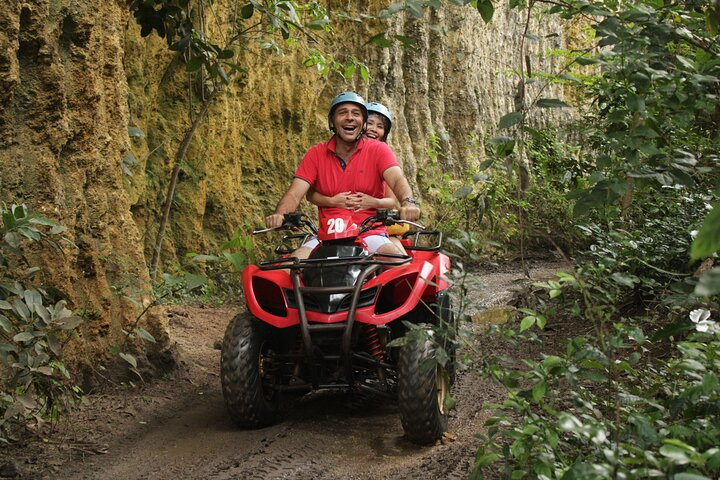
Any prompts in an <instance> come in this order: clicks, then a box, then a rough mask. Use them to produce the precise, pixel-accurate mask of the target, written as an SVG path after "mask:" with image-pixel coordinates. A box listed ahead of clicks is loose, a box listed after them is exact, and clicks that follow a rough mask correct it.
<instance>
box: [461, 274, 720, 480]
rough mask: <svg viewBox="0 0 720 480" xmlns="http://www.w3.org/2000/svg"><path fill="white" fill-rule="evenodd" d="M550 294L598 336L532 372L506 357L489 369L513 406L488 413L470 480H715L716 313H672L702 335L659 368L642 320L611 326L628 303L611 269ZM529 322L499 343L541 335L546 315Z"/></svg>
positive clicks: (719, 436) (532, 314) (532, 362)
mask: <svg viewBox="0 0 720 480" xmlns="http://www.w3.org/2000/svg"><path fill="white" fill-rule="evenodd" d="M542 286H544V287H545V288H547V289H548V291H549V292H550V293H551V297H555V298H556V299H557V300H561V303H559V304H558V305H556V307H553V309H550V308H548V306H547V305H546V306H543V307H542V308H543V309H546V310H547V311H548V312H550V313H552V312H553V311H554V308H559V309H560V311H561V312H565V314H564V315H570V316H572V317H575V318H582V319H583V321H584V322H585V323H586V324H587V326H588V327H590V328H591V331H590V332H588V334H586V335H581V336H578V337H575V338H571V339H569V340H568V342H567V344H566V346H565V348H564V351H558V352H554V353H544V354H542V355H541V356H540V358H538V359H529V358H526V359H524V360H523V364H524V368H513V367H509V365H511V363H509V361H510V360H509V359H505V358H502V357H491V358H488V359H486V360H485V362H484V364H483V367H484V373H485V374H486V375H488V376H490V377H492V378H494V379H496V380H497V381H499V382H500V383H502V384H503V385H505V386H506V387H507V388H508V396H507V399H506V400H505V401H503V402H502V403H500V404H497V405H493V406H492V407H494V408H495V414H494V415H493V416H492V417H491V418H490V419H489V420H488V421H487V422H486V425H487V427H488V431H487V436H484V437H482V439H483V446H482V447H481V449H480V450H479V451H478V454H477V458H476V471H475V473H474V478H483V477H484V475H483V472H484V471H485V470H486V469H487V468H488V466H490V465H493V464H495V463H496V462H499V461H502V462H503V465H502V466H501V469H502V471H503V472H504V476H505V477H506V478H520V477H525V476H530V477H539V478H598V479H604V478H646V477H648V476H652V477H663V478H669V477H672V476H673V475H675V478H682V477H681V475H682V474H684V475H699V477H692V478H716V477H717V475H718V473H720V450H718V449H717V445H718V441H719V440H720V421H718V418H719V417H718V416H717V402H718V398H720V382H718V378H719V377H718V375H719V374H720V371H718V368H720V363H719V362H718V361H717V360H718V358H720V357H718V354H720V335H719V333H720V325H718V324H717V323H716V322H715V321H714V319H712V318H711V317H712V315H711V313H710V312H711V310H710V309H716V308H717V306H718V305H717V303H713V304H709V305H707V307H710V309H708V308H705V307H701V308H698V309H695V310H693V311H691V312H690V313H689V315H688V311H687V310H682V311H676V312H675V313H671V316H672V317H673V318H676V319H677V324H678V326H679V327H681V328H682V329H683V330H684V331H693V332H694V333H690V334H689V335H688V336H687V338H686V339H685V340H683V341H680V342H678V343H677V344H675V347H674V349H672V350H674V353H672V355H670V356H669V357H668V356H664V357H661V358H657V357H656V355H655V352H658V351H660V350H661V349H662V350H666V351H667V346H665V345H663V343H662V342H666V341H667V340H666V335H663V334H662V332H659V333H660V334H661V335H659V336H658V335H656V336H652V335H649V334H647V333H646V332H645V331H644V330H643V328H641V326H640V325H638V324H637V321H638V320H640V319H639V318H638V319H635V320H633V319H631V318H622V320H615V319H616V318H617V315H618V313H619V312H618V310H617V305H619V304H622V299H623V298H624V296H625V293H624V289H623V285H619V284H615V285H613V282H612V280H611V279H610V276H609V275H608V274H607V271H606V268H605V267H604V266H602V265H596V266H594V267H589V268H584V269H579V270H578V272H577V273H576V274H575V275H568V274H565V275H562V276H561V277H560V279H559V281H551V282H547V283H545V284H543V285H542ZM564 297H567V298H564ZM523 311H524V312H525V313H526V316H525V318H524V319H523V320H522V321H521V323H520V326H519V329H518V330H516V328H517V327H515V326H510V327H504V328H496V329H495V331H494V333H502V334H503V335H504V336H505V337H508V338H513V339H520V338H523V335H528V333H529V332H530V330H529V329H532V328H533V326H534V325H537V326H538V327H539V328H544V326H545V325H544V321H545V320H544V319H545V318H547V317H546V316H545V315H542V314H540V313H538V312H536V311H533V310H527V309H523ZM541 319H542V321H541ZM550 322H551V323H552V320H550ZM646 322H647V320H646ZM575 323H580V322H577V321H576V322H575ZM523 331H525V334H523V333H522V332H523ZM674 331H675V335H677V333H678V332H681V331H682V330H680V329H678V328H675V330H674ZM531 336H532V334H531ZM688 478H691V477H688Z"/></svg>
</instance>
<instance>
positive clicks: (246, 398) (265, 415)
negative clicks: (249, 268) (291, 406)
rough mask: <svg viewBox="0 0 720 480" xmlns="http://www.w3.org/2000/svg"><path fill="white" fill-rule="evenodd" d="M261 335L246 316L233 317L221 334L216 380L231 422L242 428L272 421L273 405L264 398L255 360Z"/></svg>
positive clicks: (275, 407)
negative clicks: (220, 352)
mask: <svg viewBox="0 0 720 480" xmlns="http://www.w3.org/2000/svg"><path fill="white" fill-rule="evenodd" d="M262 344H263V334H262V332H261V330H260V327H259V325H258V324H257V323H256V321H255V320H254V319H253V318H252V316H250V314H247V313H245V314H240V315H237V316H236V317H235V318H233V319H232V320H231V321H230V323H229V324H228V327H227V330H226V331H225V337H224V339H223V345H222V355H221V360H220V379H221V383H222V391H223V397H224V399H225V405H226V407H227V410H228V413H229V414H230V417H231V418H232V420H233V421H234V422H235V423H236V424H237V425H238V426H239V427H243V428H261V427H265V426H268V425H271V424H273V423H274V422H275V421H276V414H277V405H275V404H273V403H272V402H269V401H268V400H267V399H266V398H265V395H264V392H263V386H262V379H261V378H260V367H259V363H258V358H259V355H260V348H261V347H262Z"/></svg>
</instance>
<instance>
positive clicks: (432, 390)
mask: <svg viewBox="0 0 720 480" xmlns="http://www.w3.org/2000/svg"><path fill="white" fill-rule="evenodd" d="M434 353H435V352H434V347H433V344H432V342H431V341H430V340H428V339H426V340H422V341H410V342H408V343H407V344H406V345H404V346H403V347H401V349H400V358H399V361H398V408H399V410H400V420H401V421H402V426H403V430H405V435H406V436H407V437H408V439H409V440H410V441H411V442H413V443H417V444H420V445H430V444H433V443H435V441H436V440H438V439H439V438H440V437H441V436H442V434H443V433H445V431H446V430H447V423H448V417H447V412H446V411H445V398H446V396H447V395H449V390H450V386H449V384H448V375H447V373H446V372H445V371H444V370H445V369H444V367H442V366H441V365H440V364H437V366H436V367H435V368H430V369H426V368H423V367H424V365H423V364H424V363H425V360H426V359H428V358H432V356H433V355H434Z"/></svg>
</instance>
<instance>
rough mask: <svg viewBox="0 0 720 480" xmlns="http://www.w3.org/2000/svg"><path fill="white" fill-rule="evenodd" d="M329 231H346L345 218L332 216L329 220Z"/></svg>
mask: <svg viewBox="0 0 720 480" xmlns="http://www.w3.org/2000/svg"><path fill="white" fill-rule="evenodd" d="M327 225H328V233H340V232H343V231H345V220H343V219H342V218H331V219H329V220H328V222H327Z"/></svg>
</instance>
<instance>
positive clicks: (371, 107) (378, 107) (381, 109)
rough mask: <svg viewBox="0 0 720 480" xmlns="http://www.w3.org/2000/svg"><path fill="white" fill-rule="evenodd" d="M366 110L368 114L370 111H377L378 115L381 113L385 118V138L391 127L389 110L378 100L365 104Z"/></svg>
mask: <svg viewBox="0 0 720 480" xmlns="http://www.w3.org/2000/svg"><path fill="white" fill-rule="evenodd" d="M367 110H368V115H369V114H371V113H377V114H379V115H382V116H383V117H385V118H386V119H387V129H386V131H385V138H387V136H388V135H390V129H391V128H392V122H393V120H392V115H391V114H390V110H388V108H387V107H386V106H385V105H383V104H382V103H378V102H370V103H368V104H367Z"/></svg>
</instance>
